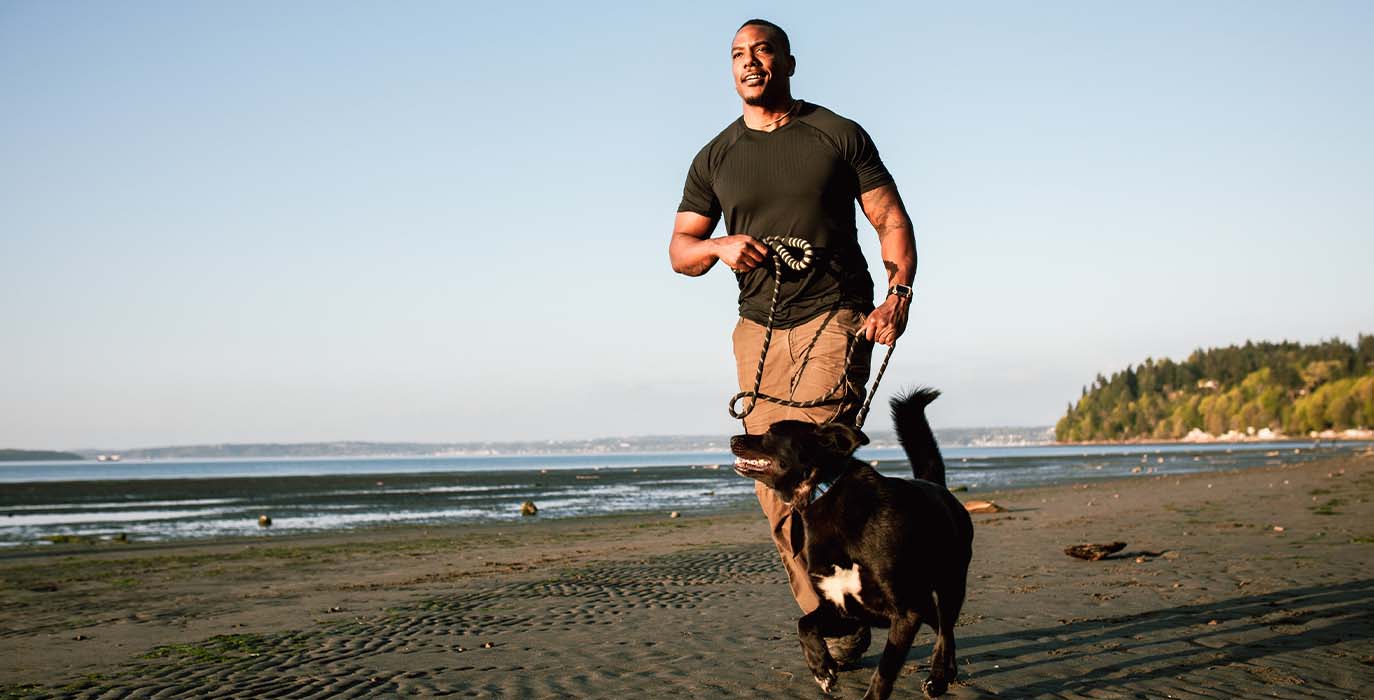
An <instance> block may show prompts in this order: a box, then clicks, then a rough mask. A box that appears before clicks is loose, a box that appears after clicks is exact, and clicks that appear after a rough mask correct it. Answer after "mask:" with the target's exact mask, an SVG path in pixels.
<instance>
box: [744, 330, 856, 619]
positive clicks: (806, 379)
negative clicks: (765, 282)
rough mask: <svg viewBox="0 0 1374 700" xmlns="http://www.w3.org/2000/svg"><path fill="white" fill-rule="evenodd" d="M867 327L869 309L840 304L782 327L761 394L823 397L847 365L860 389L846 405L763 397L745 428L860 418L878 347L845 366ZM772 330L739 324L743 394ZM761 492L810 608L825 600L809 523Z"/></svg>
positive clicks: (776, 540)
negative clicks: (806, 545)
mask: <svg viewBox="0 0 1374 700" xmlns="http://www.w3.org/2000/svg"><path fill="white" fill-rule="evenodd" d="M862 325H863V315H862V314H860V313H858V312H857V311H850V310H848V309H840V310H838V311H836V312H835V313H834V314H821V315H819V316H817V317H816V318H813V319H811V320H810V321H807V322H806V323H803V324H801V325H800V326H796V327H793V328H789V329H786V330H780V331H774V332H773V339H772V341H771V344H770V345H769V349H768V357H767V358H766V361H765V364H764V371H763V381H762V383H761V385H760V388H759V391H760V392H762V393H764V394H768V395H770V396H777V397H782V398H791V399H793V400H796V401H809V400H812V399H817V398H820V397H821V396H824V395H825V394H826V393H827V392H829V391H830V389H831V388H832V387H834V386H835V384H836V383H837V382H838V381H839V379H840V376H841V373H843V372H845V371H846V369H848V371H849V380H850V384H851V385H852V386H850V387H843V388H842V389H841V394H840V396H841V397H842V400H841V402H839V403H838V404H833V403H832V404H826V405H823V406H816V407H813V408H791V407H786V406H780V405H778V404H775V403H772V402H768V401H760V402H758V404H757V405H756V406H755V407H754V410H753V411H752V412H751V413H750V414H749V415H748V416H746V417H745V418H744V428H745V432H748V433H751V434H759V433H763V432H766V431H767V430H768V427H769V426H770V425H772V424H773V423H776V422H777V421H780V420H785V419H793V420H808V421H811V422H813V423H824V422H828V421H835V420H840V421H846V422H852V421H853V420H854V416H855V415H856V414H857V413H858V410H859V407H860V405H862V403H863V386H864V383H865V382H866V381H867V379H868V371H869V358H870V356H871V353H872V345H871V344H870V343H868V342H866V341H860V342H859V343H858V344H857V345H856V346H855V348H854V352H853V356H852V357H851V358H850V360H851V361H850V362H849V364H848V366H846V363H845V349H846V348H847V347H848V344H849V338H850V337H851V336H852V335H853V334H854V333H855V332H856V331H857V330H858V329H859V328H860V327H861V326H862ZM765 330H766V329H765V328H764V327H763V326H761V325H759V324H757V323H754V322H753V321H749V320H747V319H740V321H739V323H738V324H737V325H736V326H735V333H734V337H733V340H734V349H735V364H736V370H737V374H738V377H739V385H740V389H741V391H747V390H750V389H752V388H753V387H754V378H755V376H756V374H757V371H758V363H759V352H760V350H761V348H762V347H763V336H764V333H765ZM799 371H800V373H799ZM854 388H857V391H855V390H854ZM754 492H755V494H756V495H757V496H758V499H759V506H760V507H761V509H762V510H763V514H764V517H766V518H767V519H768V526H769V531H770V533H771V534H772V537H773V544H774V545H775V546H776V547H777V549H778V555H779V556H780V558H781V559H782V563H783V568H784V569H785V570H786V571H787V579H788V583H789V585H790V586H791V588H792V596H793V598H795V599H796V601H797V606H798V607H800V608H801V610H802V612H803V613H809V612H811V611H812V610H815V609H816V607H817V606H819V605H820V597H819V595H818V594H817V593H816V589H815V585H814V583H813V582H812V581H811V576H810V574H809V573H808V572H807V570H806V560H805V557H804V554H803V552H802V549H801V548H802V533H801V523H800V522H799V519H798V518H796V517H794V514H793V512H792V509H791V506H789V505H788V504H787V503H784V502H783V501H782V499H781V498H779V497H778V495H777V493H776V492H774V491H773V490H772V489H770V488H768V487H766V486H763V485H762V484H755V488H754Z"/></svg>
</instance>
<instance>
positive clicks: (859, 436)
mask: <svg viewBox="0 0 1374 700" xmlns="http://www.w3.org/2000/svg"><path fill="white" fill-rule="evenodd" d="M816 437H817V438H818V441H819V442H820V444H821V446H822V447H824V448H826V449H827V450H829V451H831V452H834V453H836V454H839V455H842V456H845V457H848V456H850V455H852V454H854V450H857V449H859V448H860V447H862V446H864V445H867V444H868V436H867V435H864V434H863V433H862V432H860V431H858V430H856V429H854V428H851V427H849V426H847V425H845V424H843V423H824V424H821V425H818V426H816Z"/></svg>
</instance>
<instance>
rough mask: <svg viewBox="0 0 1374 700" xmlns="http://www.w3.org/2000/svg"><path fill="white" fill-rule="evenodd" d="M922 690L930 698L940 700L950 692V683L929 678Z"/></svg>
mask: <svg viewBox="0 0 1374 700" xmlns="http://www.w3.org/2000/svg"><path fill="white" fill-rule="evenodd" d="M921 690H922V691H924V692H925V694H926V697H928V698H938V697H940V696H941V695H944V694H945V691H946V690H949V682H948V681H946V680H945V679H943V678H927V679H926V682H925V683H922V684H921Z"/></svg>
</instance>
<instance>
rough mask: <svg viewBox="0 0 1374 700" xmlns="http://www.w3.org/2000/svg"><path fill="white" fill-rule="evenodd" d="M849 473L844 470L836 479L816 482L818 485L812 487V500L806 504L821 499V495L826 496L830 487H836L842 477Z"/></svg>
mask: <svg viewBox="0 0 1374 700" xmlns="http://www.w3.org/2000/svg"><path fill="white" fill-rule="evenodd" d="M848 473H849V472H843V473H841V474H840V475H839V476H837V477H835V478H834V479H831V480H830V481H818V482H816V485H815V486H812V487H811V501H810V502H809V503H807V504H806V505H811V504H812V503H815V502H816V501H819V500H821V497H822V496H824V495H825V494H826V493H827V492H828V491H830V489H832V488H834V487H835V484H838V483H840V479H843V478H844V475H845V474H848Z"/></svg>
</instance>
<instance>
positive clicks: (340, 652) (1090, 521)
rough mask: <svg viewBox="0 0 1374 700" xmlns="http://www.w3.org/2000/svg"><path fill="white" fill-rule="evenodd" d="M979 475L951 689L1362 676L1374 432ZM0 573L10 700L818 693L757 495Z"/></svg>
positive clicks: (1369, 604)
mask: <svg viewBox="0 0 1374 700" xmlns="http://www.w3.org/2000/svg"><path fill="white" fill-rule="evenodd" d="M969 497H970V498H977V499H982V500H994V501H996V502H997V503H999V504H1001V505H1003V506H1005V507H1006V508H1008V510H1007V511H1006V512H1002V513H994V514H986V515H975V516H974V520H975V526H976V528H977V532H976V537H975V543H974V562H973V569H972V571H971V573H970V581H969V600H968V604H967V605H966V606H965V609H964V614H963V617H962V619H961V621H960V624H959V627H958V644H959V658H960V671H961V677H960V680H959V681H958V682H957V683H956V684H955V685H954V686H953V687H952V688H951V691H950V693H949V695H948V697H951V698H984V697H1003V698H1042V697H1043V698H1166V697H1171V698H1202V697H1207V698H1257V697H1278V698H1363V697H1374V456H1370V455H1364V456H1359V457H1353V458H1344V459H1337V460H1329V461H1322V462H1313V463H1307V464H1302V465H1288V466H1278V467H1264V468H1256V469H1249V470H1245V471H1241V472H1228V473H1208V474H1195V475H1188V476H1168V477H1159V476H1155V475H1141V476H1139V477H1136V478H1130V479H1118V480H1112V481H1098V482H1093V483H1090V484H1080V485H1068V486H1058V487H1049V488H1034V489H1022V490H1015V491H1006V492H988V491H980V492H977V493H976V494H974V495H971V496H969ZM1112 541H1124V542H1126V543H1127V546H1126V548H1125V550H1123V551H1122V552H1121V553H1119V554H1117V555H1115V556H1113V557H1111V558H1109V559H1105V560H1102V561H1097V562H1087V561H1081V560H1078V559H1073V558H1070V557H1068V556H1066V555H1065V554H1064V552H1063V550H1064V548H1065V547H1067V546H1069V545H1073V544H1079V543H1088V542H1112ZM0 580H3V594H0V595H3V599H2V602H0V658H3V659H4V660H5V661H4V663H3V665H0V697H18V698H47V697H72V698H114V697H130V698H134V697H159V698H170V697H206V696H213V697H243V698H249V697H251V698H279V697H291V698H336V697H426V696H456V697H476V698H564V697H588V698H613V697H622V696H633V697H712V698H740V697H760V698H818V697H821V693H820V691H819V689H818V688H817V687H816V686H815V684H814V683H813V682H812V680H811V679H810V675H809V673H808V672H807V669H806V667H805V664H804V662H803V660H802V655H801V652H800V649H799V648H798V645H797V642H796V637H795V620H796V617H797V610H796V607H795V605H794V604H793V603H792V601H791V599H790V597H789V595H788V593H787V590H786V585H785V583H784V579H783V574H782V571H781V569H780V567H779V565H778V564H777V562H776V559H775V554H774V553H773V551H772V548H771V545H770V544H769V542H768V539H767V536H766V532H765V525H764V523H763V520H762V518H761V517H759V516H758V515H757V514H756V513H754V512H753V511H752V510H751V509H739V510H734V511H729V512H725V513H721V514H715V515H709V516H702V515H690V516H684V517H680V518H669V517H667V514H660V515H636V516H620V517H602V518H589V519H571V520H563V521H547V522H539V521H538V519H537V518H535V519H531V521H528V522H524V521H522V522H520V523H514V524H512V523H505V524H493V525H481V526H462V527H452V528H434V527H430V528H416V527H405V528H391V529H381V530H370V531H366V532H357V533H350V534H340V535H327V536H307V537H299V538H282V537H278V538H274V539H271V540H235V541H228V542H214V543H205V542H198V543H188V544H167V545H140V544H125V545H119V544H113V543H104V544H99V545H61V546H52V547H43V548H31V549H13V550H7V551H3V552H0ZM882 634H883V633H878V634H875V644H874V646H873V647H872V648H871V649H870V650H869V654H868V656H867V657H866V659H865V663H864V666H863V667H862V668H860V669H857V670H854V671H849V672H846V673H843V674H842V675H841V685H840V693H841V695H842V696H844V697H859V696H860V695H862V693H863V689H864V687H865V685H866V684H867V682H868V678H869V676H870V675H871V673H872V671H873V667H874V664H876V660H877V655H878V653H879V652H880V650H881V646H880V642H878V641H876V640H880V639H881V638H882ZM931 641H932V635H931V633H930V631H929V630H928V629H924V630H923V631H922V632H921V634H920V636H918V638H917V644H916V646H915V647H914V648H913V650H912V653H911V655H910V657H909V661H908V662H907V667H906V669H905V671H904V675H903V678H901V680H900V681H899V683H898V685H897V689H896V692H895V693H894V697H919V696H920V681H921V679H922V678H923V677H924V673H925V672H924V669H923V665H924V663H925V660H926V657H927V656H928V654H929V651H930V642H931Z"/></svg>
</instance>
